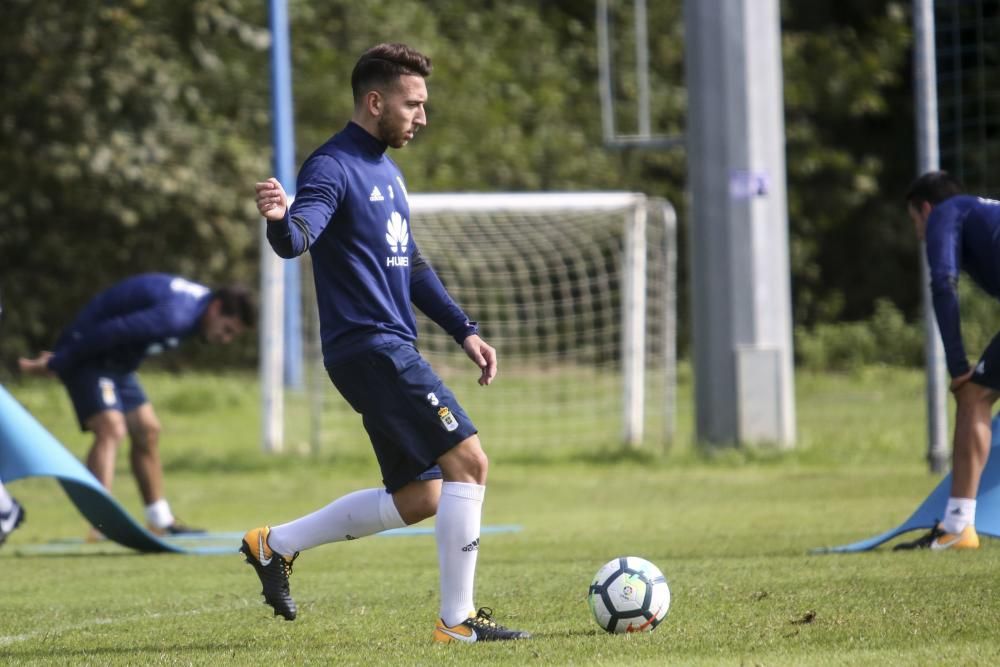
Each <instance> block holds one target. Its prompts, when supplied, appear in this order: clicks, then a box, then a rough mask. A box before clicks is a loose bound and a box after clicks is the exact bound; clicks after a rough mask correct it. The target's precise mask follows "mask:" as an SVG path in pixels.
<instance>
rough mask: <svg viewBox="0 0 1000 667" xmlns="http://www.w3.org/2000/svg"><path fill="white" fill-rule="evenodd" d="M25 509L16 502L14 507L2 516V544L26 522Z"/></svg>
mask: <svg viewBox="0 0 1000 667" xmlns="http://www.w3.org/2000/svg"><path fill="white" fill-rule="evenodd" d="M24 514H25V512H24V508H23V507H21V504H20V503H19V502H17V501H16V500H15V501H14V506H13V507H12V508H11V509H10V511H9V512H7V513H6V514H0V544H3V543H4V541H5V540H6V539H7V536H8V535H10V534H11V533H13V532H14V529H15V528H17V527H18V526H20V525H21V523H22V522H23V521H24Z"/></svg>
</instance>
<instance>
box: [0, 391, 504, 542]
mask: <svg viewBox="0 0 1000 667" xmlns="http://www.w3.org/2000/svg"><path fill="white" fill-rule="evenodd" d="M25 477H54V478H56V480H58V481H59V483H60V484H61V485H62V487H63V489H64V490H65V491H66V495H68V496H69V498H70V500H72V501H73V504H74V505H76V508H77V509H78V510H79V511H80V514H82V515H83V516H84V517H85V518H86V519H87V521H89V522H90V523H91V524H92V525H94V526H96V527H97V528H98V529H99V530H100V531H101V532H102V533H104V535H105V537H107V538H108V539H109V540H112V541H114V542H117V543H118V544H120V545H122V546H125V547H129V548H132V549H135V550H137V551H142V552H146V553H183V554H233V553H236V552H237V549H238V548H239V546H240V540H241V539H242V538H243V534H242V533H207V534H204V535H198V534H192V535H183V536H177V537H171V538H166V539H160V538H159V537H157V536H156V535H153V534H152V533H150V532H149V531H148V530H146V529H145V528H143V527H142V526H141V525H139V524H138V523H136V522H135V520H134V519H133V518H132V517H131V515H129V513H128V512H126V511H125V508H123V507H122V506H121V505H119V504H118V501H116V500H115V499H114V498H112V497H111V495H110V494H109V493H108V492H107V490H105V488H104V487H103V486H101V483H100V482H99V481H97V478H96V477H94V475H93V474H92V473H91V472H90V471H89V470H87V468H86V467H84V465H83V464H82V463H80V462H79V461H78V460H77V458H76V457H75V456H73V454H71V453H70V452H69V451H67V449H66V448H65V447H63V446H62V444H61V443H60V442H59V441H58V440H56V439H55V437H54V436H53V435H52V434H51V433H49V432H48V431H47V430H45V428H44V427H43V426H42V425H41V424H39V423H38V421H37V420H36V419H35V418H34V417H32V416H31V414H30V413H29V412H28V411H27V410H25V409H24V407H22V406H21V404H20V403H18V402H17V401H16V400H14V397H13V396H11V395H10V394H9V393H8V392H7V390H6V389H4V388H3V386H0V480H3V481H4V482H5V483H6V482H13V481H14V480H18V479H23V478H25ZM520 530H521V527H520V526H518V525H516V524H510V525H498V526H483V527H482V531H481V532H482V533H483V534H487V533H516V532H519V531H520ZM433 534H434V528H433V527H427V526H407V527H405V528H396V529H393V530H386V531H383V532H381V533H379V535H384V536H386V537H392V536H410V535H433ZM82 542H83V541H82V540H63V541H60V542H57V543H50V544H47V545H36V546H35V547H28V548H27V552H29V553H54V554H60V553H76V552H77V551H79V549H80V546H81V544H82ZM199 543H202V544H201V545H199ZM211 543H214V544H211Z"/></svg>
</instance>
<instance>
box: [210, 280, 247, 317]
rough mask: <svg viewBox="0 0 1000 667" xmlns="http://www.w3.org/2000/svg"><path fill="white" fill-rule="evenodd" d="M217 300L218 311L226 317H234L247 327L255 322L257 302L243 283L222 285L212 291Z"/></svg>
mask: <svg viewBox="0 0 1000 667" xmlns="http://www.w3.org/2000/svg"><path fill="white" fill-rule="evenodd" d="M212 298H213V299H218V300H219V304H220V307H219V312H220V313H222V314H223V315H225V316H226V317H236V318H238V319H239V320H240V322H242V323H243V324H244V325H245V326H247V327H252V326H254V325H256V324H257V302H256V300H255V299H254V297H253V293H252V292H250V290H249V288H247V287H245V286H243V285H224V286H222V287H219V288H217V289H215V290H214V291H213V292H212Z"/></svg>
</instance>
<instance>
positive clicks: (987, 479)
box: [810, 415, 1000, 554]
mask: <svg viewBox="0 0 1000 667" xmlns="http://www.w3.org/2000/svg"><path fill="white" fill-rule="evenodd" d="M950 492H951V473H948V474H947V475H945V477H944V479H942V480H941V482H940V483H939V484H938V485H937V487H935V489H934V490H933V491H931V494H930V495H929V496H927V499H926V500H924V502H923V503H921V505H920V507H918V508H917V510H916V511H915V512H914V513H913V514H912V515H911V516H910V518H909V519H907V520H906V521H904V522H903V523H902V524H900V525H899V526H897V527H896V528H893V529H892V530H890V531H887V532H884V533H882V534H881V535H876V536H875V537H872V538H869V539H867V540H861V541H860V542H854V543H853V544H845V545H843V546H839V547H821V548H819V549H813V550H812V551H811V552H810V553H814V554H830V553H856V552H859V551H870V550H871V549H874V548H875V547H877V546H879V545H880V544H884V543H885V542H888V541H889V540H891V539H892V538H894V537H896V536H897V535H901V534H903V533H905V532H907V531H910V530H918V529H924V530H930V529H931V528H933V527H934V526H935V525H936V524H937V522H938V521H939V520H940V519H942V518H943V517H944V509H945V506H946V505H947V504H948V496H949V495H950ZM976 532H977V533H979V534H980V535H989V536H990V537H1000V415H998V416H997V417H994V418H993V442H992V443H991V447H990V458H989V459H988V460H987V461H986V468H985V469H984V470H983V476H982V478H981V479H980V482H979V495H977V496H976Z"/></svg>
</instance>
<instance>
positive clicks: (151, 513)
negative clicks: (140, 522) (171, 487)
mask: <svg viewBox="0 0 1000 667" xmlns="http://www.w3.org/2000/svg"><path fill="white" fill-rule="evenodd" d="M146 523H148V524H149V525H150V526H152V527H153V528H160V529H163V528H167V527H169V526H172V525H174V515H173V512H171V511H170V503H168V502H167V499H166V498H160V499H159V500H156V501H154V502H152V503H150V504H148V505H146Z"/></svg>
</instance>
